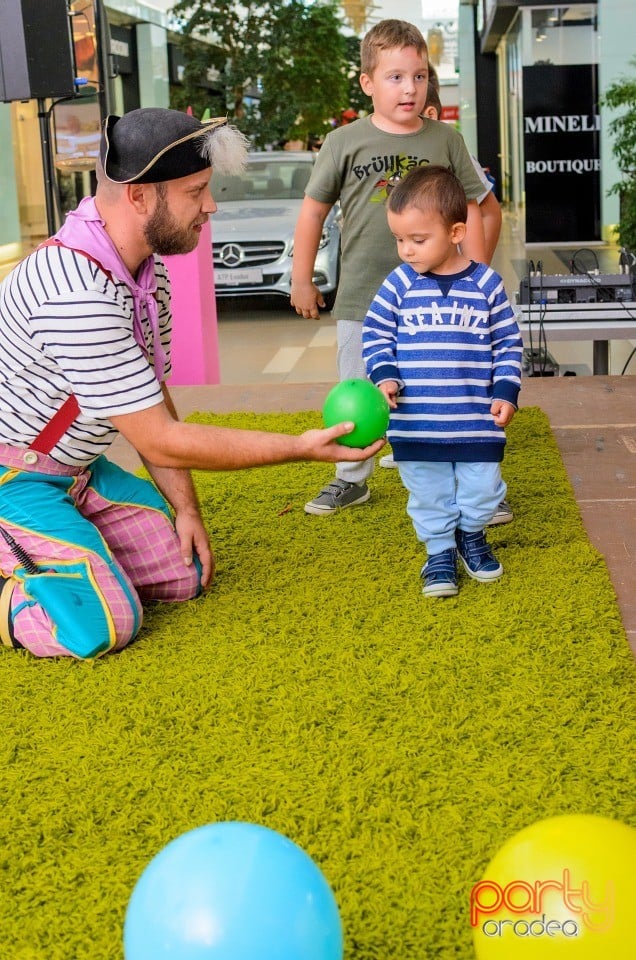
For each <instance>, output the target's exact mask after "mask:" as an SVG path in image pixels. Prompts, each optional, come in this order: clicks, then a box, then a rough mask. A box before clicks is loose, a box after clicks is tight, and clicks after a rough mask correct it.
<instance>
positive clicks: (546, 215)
mask: <svg viewBox="0 0 636 960" xmlns="http://www.w3.org/2000/svg"><path fill="white" fill-rule="evenodd" d="M523 125H524V126H523V131H524V159H525V192H526V243H559V242H563V243H583V242H586V241H590V240H599V239H600V236H601V192H600V191H601V161H600V117H599V114H598V88H597V68H596V65H594V64H581V65H575V66H555V65H553V64H537V65H536V66H532V67H524V68H523Z"/></svg>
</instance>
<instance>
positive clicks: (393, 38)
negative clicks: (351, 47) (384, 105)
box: [360, 20, 428, 77]
mask: <svg viewBox="0 0 636 960" xmlns="http://www.w3.org/2000/svg"><path fill="white" fill-rule="evenodd" d="M402 47H415V49H416V50H417V52H418V53H419V54H421V55H422V56H425V57H426V58H428V47H427V46H426V40H425V39H424V37H423V35H422V33H421V31H420V30H418V28H417V27H415V26H413V24H412V23H408V22H407V21H406V20H380V22H379V23H376V24H375V26H374V27H371V29H370V30H369V32H368V33H366V34H365V35H364V37H363V38H362V42H361V44H360V72H361V73H364V74H366V75H367V76H369V77H370V76H372V74H373V71H374V70H375V68H376V67H377V65H378V59H379V55H380V53H381V52H382V51H383V50H401V49H402Z"/></svg>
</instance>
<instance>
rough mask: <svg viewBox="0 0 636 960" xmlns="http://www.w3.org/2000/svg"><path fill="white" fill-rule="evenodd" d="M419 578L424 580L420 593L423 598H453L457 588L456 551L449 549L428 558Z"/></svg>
mask: <svg viewBox="0 0 636 960" xmlns="http://www.w3.org/2000/svg"><path fill="white" fill-rule="evenodd" d="M420 576H421V577H422V579H423V580H424V586H423V587H422V593H423V594H424V596H425V597H455V596H457V593H458V592H459V587H458V586H457V550H455V548H454V547H449V549H448V550H442V552H441V553H434V554H433V556H432V557H429V558H428V560H427V561H426V563H425V564H424V566H423V567H422V572H421V573H420Z"/></svg>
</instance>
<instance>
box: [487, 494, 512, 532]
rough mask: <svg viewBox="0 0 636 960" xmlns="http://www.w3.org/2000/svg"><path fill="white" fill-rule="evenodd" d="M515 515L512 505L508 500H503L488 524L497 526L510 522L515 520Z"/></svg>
mask: <svg viewBox="0 0 636 960" xmlns="http://www.w3.org/2000/svg"><path fill="white" fill-rule="evenodd" d="M514 518H515V516H514V513H513V512H512V507H511V506H510V504H509V503H508V501H507V500H502V501H501V503H500V504H499V506H498V507H497V512H496V513H495V515H494V517H493V518H492V520H491V521H490V523H489V524H488V526H489V527H496V526H498V525H499V524H500V523H510V521H511V520H514Z"/></svg>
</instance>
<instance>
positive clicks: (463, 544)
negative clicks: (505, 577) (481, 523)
mask: <svg viewBox="0 0 636 960" xmlns="http://www.w3.org/2000/svg"><path fill="white" fill-rule="evenodd" d="M457 552H458V553H459V557H460V559H461V561H462V563H463V564H464V567H465V569H466V573H467V574H468V576H469V577H472V578H473V580H479V582H480V583H490V582H491V581H492V580H498V579H499V577H500V576H501V575H502V573H503V567H502V566H501V564H500V563H499V561H498V560H497V558H496V557H495V555H494V553H493V552H492V550H491V548H490V547H489V546H488V542H487V540H486V537H485V536H484V531H483V530H478V531H477V532H476V533H467V532H466V530H459V529H458V530H457Z"/></svg>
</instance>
